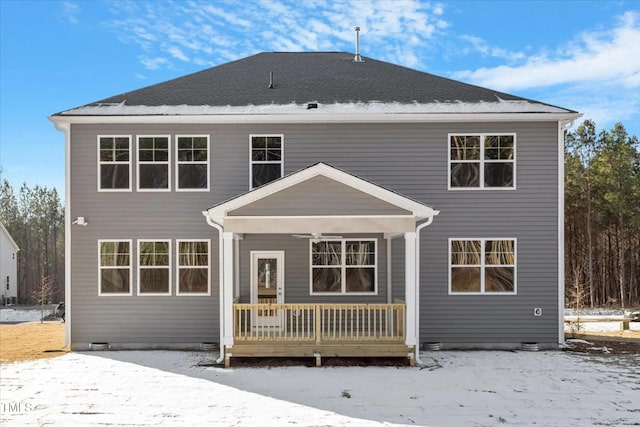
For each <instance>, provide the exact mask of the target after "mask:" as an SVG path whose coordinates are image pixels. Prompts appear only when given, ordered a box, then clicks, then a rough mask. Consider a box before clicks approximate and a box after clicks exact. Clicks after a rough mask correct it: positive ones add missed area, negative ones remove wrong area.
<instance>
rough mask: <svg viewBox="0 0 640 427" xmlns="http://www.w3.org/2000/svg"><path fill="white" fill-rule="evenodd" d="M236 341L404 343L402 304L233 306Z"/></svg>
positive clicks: (403, 312) (403, 308)
mask: <svg viewBox="0 0 640 427" xmlns="http://www.w3.org/2000/svg"><path fill="white" fill-rule="evenodd" d="M233 335H234V341H235V342H238V343H240V342H254V343H255V342H281V343H283V342H291V343H294V342H307V343H308V342H315V343H316V344H321V343H333V344H335V343H340V342H370V343H374V342H396V343H401V342H404V339H405V305H404V304H234V305H233Z"/></svg>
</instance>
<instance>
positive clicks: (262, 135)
mask: <svg viewBox="0 0 640 427" xmlns="http://www.w3.org/2000/svg"><path fill="white" fill-rule="evenodd" d="M255 137H265V138H274V137H279V138H280V160H278V161H275V160H257V161H254V160H253V142H252V140H253V138H255ZM254 163H259V164H271V165H275V164H278V163H280V178H282V177H283V176H284V134H283V133H275V134H271V133H252V134H249V190H253V188H254V187H253V165H254ZM263 185H264V184H263ZM256 188H258V187H256Z"/></svg>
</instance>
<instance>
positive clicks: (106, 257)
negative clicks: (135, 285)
mask: <svg viewBox="0 0 640 427" xmlns="http://www.w3.org/2000/svg"><path fill="white" fill-rule="evenodd" d="M98 247H99V254H98V257H99V265H100V268H99V270H100V278H99V281H100V288H99V294H100V295H131V294H132V293H131V240H100V241H98Z"/></svg>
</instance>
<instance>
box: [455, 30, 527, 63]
mask: <svg viewBox="0 0 640 427" xmlns="http://www.w3.org/2000/svg"><path fill="white" fill-rule="evenodd" d="M460 39H461V40H463V41H465V42H468V43H469V44H470V45H471V48H465V49H463V50H462V52H463V53H470V52H471V51H473V52H477V53H479V54H481V55H483V56H490V57H494V58H500V59H506V60H507V61H509V62H513V61H516V60H520V59H523V58H524V54H523V53H522V52H511V51H508V50H507V49H503V48H500V47H496V46H490V45H489V44H488V43H487V42H486V40H484V39H482V38H480V37H477V36H471V35H468V34H464V35H462V36H460Z"/></svg>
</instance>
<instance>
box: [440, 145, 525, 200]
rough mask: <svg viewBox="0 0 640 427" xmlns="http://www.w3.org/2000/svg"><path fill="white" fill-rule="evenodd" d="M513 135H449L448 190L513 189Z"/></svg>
mask: <svg viewBox="0 0 640 427" xmlns="http://www.w3.org/2000/svg"><path fill="white" fill-rule="evenodd" d="M515 158H516V135H515V134H513V133H510V134H497V133H492V134H450V135H449V189H450V190H458V189H474V188H475V189H479V188H483V189H514V188H515V176H516V175H515Z"/></svg>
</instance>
